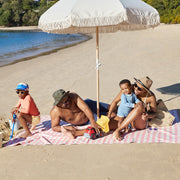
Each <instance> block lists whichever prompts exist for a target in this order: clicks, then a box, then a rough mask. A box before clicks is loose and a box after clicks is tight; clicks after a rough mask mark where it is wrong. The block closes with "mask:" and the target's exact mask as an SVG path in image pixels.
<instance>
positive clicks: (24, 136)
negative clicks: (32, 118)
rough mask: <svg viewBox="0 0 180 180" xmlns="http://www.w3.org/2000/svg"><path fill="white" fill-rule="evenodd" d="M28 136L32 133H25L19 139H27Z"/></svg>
mask: <svg viewBox="0 0 180 180" xmlns="http://www.w3.org/2000/svg"><path fill="white" fill-rule="evenodd" d="M29 136H32V133H31V132H30V133H29V132H25V133H23V134H22V135H21V136H20V138H27V137H29Z"/></svg>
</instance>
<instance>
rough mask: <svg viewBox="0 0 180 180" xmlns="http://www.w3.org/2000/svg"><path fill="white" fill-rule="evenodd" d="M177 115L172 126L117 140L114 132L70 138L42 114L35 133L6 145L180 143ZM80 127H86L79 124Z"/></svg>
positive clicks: (174, 114)
mask: <svg viewBox="0 0 180 180" xmlns="http://www.w3.org/2000/svg"><path fill="white" fill-rule="evenodd" d="M170 113H171V114H172V115H173V116H175V120H174V122H173V125H172V126H170V127H166V128H165V127H159V128H157V129H156V128H147V129H144V130H136V131H133V132H130V133H127V134H125V136H124V139H123V140H121V141H118V140H115V139H114V138H113V135H112V133H110V134H109V135H106V136H104V137H102V138H98V139H95V140H91V139H88V138H86V137H84V136H79V137H77V138H75V139H73V140H69V138H68V137H67V136H65V135H64V134H63V133H60V132H54V131H53V130H52V129H51V121H50V116H48V115H45V116H41V123H40V124H39V125H37V127H36V129H35V131H33V135H32V136H30V137H28V138H26V139H24V138H19V137H18V135H17V136H16V137H14V138H13V139H12V140H10V141H8V142H7V143H6V144H5V145H4V146H17V145H46V144H67V145H70V144H115V143H120V144H123V143H180V114H179V111H178V110H170ZM61 125H63V124H61ZM78 128H79V129H80V128H85V127H83V126H78Z"/></svg>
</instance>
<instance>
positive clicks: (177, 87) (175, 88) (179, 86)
mask: <svg viewBox="0 0 180 180" xmlns="http://www.w3.org/2000/svg"><path fill="white" fill-rule="evenodd" d="M156 90H157V91H159V92H161V93H162V94H170V95H176V96H175V97H172V98H170V99H167V100H165V101H164V102H167V101H171V100H173V99H176V98H178V97H180V83H176V84H173V85H170V86H165V87H161V88H157V89H156Z"/></svg>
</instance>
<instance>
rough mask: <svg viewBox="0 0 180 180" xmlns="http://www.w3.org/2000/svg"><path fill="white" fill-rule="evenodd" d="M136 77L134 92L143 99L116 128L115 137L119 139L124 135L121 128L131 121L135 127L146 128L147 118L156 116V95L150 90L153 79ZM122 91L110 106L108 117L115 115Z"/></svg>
mask: <svg viewBox="0 0 180 180" xmlns="http://www.w3.org/2000/svg"><path fill="white" fill-rule="evenodd" d="M134 79H135V81H136V82H135V83H134V85H133V86H132V88H133V90H134V93H135V94H136V96H137V98H138V99H139V100H141V102H138V103H137V104H136V105H135V107H134V109H133V110H132V111H131V112H130V113H129V114H128V116H127V117H126V118H125V119H124V121H123V122H122V124H121V125H120V126H119V127H118V128H117V129H116V130H115V132H114V133H113V134H114V137H115V139H117V140H121V139H122V136H121V135H120V132H121V130H123V129H124V128H125V127H127V126H128V124H130V123H131V122H134V127H135V128H136V129H145V128H146V127H147V120H148V119H151V118H153V117H155V116H156V111H157V105H156V97H155V95H154V94H153V93H152V91H150V87H151V85H152V83H153V81H152V80H151V79H150V78H149V77H148V76H146V77H143V78H141V79H136V78H134ZM121 95H122V92H121V91H120V93H119V94H118V95H117V97H116V98H115V99H114V100H113V101H112V103H111V106H110V108H109V112H108V117H110V118H111V117H113V118H114V119H116V118H115V116H114V115H113V110H114V109H115V107H116V106H117V104H118V103H119V102H120V100H121Z"/></svg>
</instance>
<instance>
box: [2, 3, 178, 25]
mask: <svg viewBox="0 0 180 180" xmlns="http://www.w3.org/2000/svg"><path fill="white" fill-rule="evenodd" d="M57 1H58V0H0V26H32V25H37V24H38V20H39V17H40V16H41V14H43V13H44V12H45V11H46V10H47V9H48V8H49V7H51V6H52V5H53V4H54V3H56V2H57ZM144 2H146V3H148V4H150V5H151V6H153V7H154V8H156V9H157V10H158V12H159V14H160V18H161V23H166V24H176V23H180V0H144Z"/></svg>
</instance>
